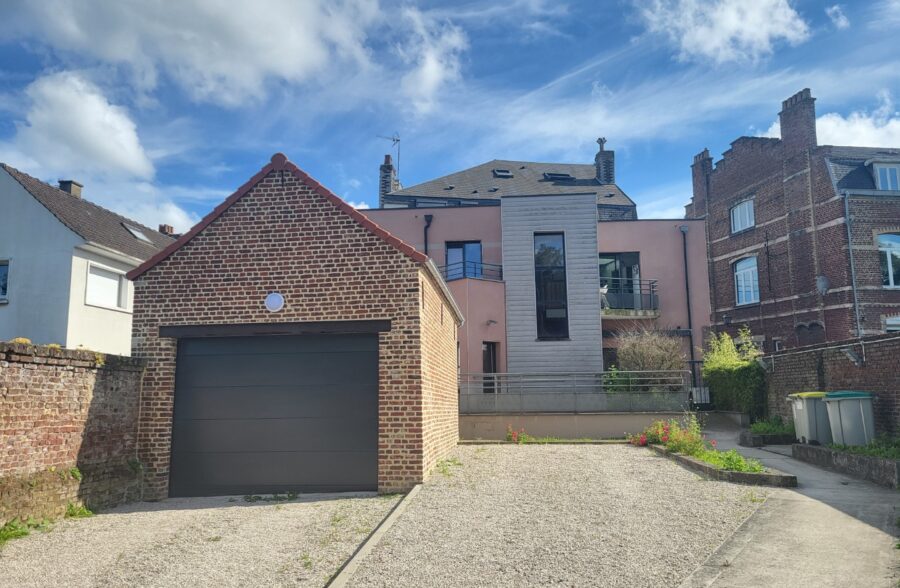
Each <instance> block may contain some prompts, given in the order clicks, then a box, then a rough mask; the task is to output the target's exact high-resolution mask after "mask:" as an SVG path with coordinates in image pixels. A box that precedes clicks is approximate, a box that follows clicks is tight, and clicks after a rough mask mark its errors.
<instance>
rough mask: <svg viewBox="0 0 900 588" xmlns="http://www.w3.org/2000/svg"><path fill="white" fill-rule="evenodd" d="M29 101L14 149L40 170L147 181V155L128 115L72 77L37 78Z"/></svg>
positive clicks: (92, 87)
mask: <svg viewBox="0 0 900 588" xmlns="http://www.w3.org/2000/svg"><path fill="white" fill-rule="evenodd" d="M25 96H26V97H27V99H28V101H29V106H28V110H27V112H26V114H25V121H24V122H19V123H18V124H17V128H16V135H15V138H14V140H13V142H14V147H15V148H16V149H17V150H18V151H20V152H21V153H22V154H23V155H25V156H27V157H29V158H31V159H32V160H34V161H40V162H41V166H42V167H46V168H50V169H60V170H69V172H70V173H74V172H88V173H93V174H103V175H111V176H121V175H126V176H134V177H139V178H149V177H152V176H153V174H154V168H153V163H152V162H151V161H150V158H149V157H148V156H147V154H146V153H145V152H144V149H143V147H142V146H141V142H140V139H139V138H138V134H137V127H136V125H135V124H134V122H133V121H132V120H131V118H130V116H129V114H128V112H127V111H126V110H125V109H124V108H122V107H120V106H117V105H114V104H110V102H109V101H108V100H107V99H106V97H105V96H104V95H103V93H102V92H101V91H100V89H99V88H98V87H97V86H95V85H94V84H92V83H91V82H89V81H87V80H86V79H84V78H83V77H81V76H79V75H78V74H76V73H72V72H61V73H56V74H51V75H48V76H44V77H42V78H38V79H37V80H35V81H34V82H33V83H32V84H31V85H29V86H28V87H27V88H26V89H25Z"/></svg>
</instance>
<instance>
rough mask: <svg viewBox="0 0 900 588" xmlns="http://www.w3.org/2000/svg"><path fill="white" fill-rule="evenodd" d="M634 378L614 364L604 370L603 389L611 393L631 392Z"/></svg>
mask: <svg viewBox="0 0 900 588" xmlns="http://www.w3.org/2000/svg"><path fill="white" fill-rule="evenodd" d="M631 386H632V378H631V375H630V374H628V373H626V372H623V371H621V370H619V368H617V367H616V366H614V365H611V366H609V369H607V371H605V372H603V391H604V392H608V393H610V394H614V393H616V392H631Z"/></svg>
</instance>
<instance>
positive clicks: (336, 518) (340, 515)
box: [331, 511, 347, 527]
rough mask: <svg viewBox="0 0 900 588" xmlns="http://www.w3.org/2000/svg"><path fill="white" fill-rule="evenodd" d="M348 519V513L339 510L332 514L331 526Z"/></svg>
mask: <svg viewBox="0 0 900 588" xmlns="http://www.w3.org/2000/svg"><path fill="white" fill-rule="evenodd" d="M345 520H347V513H344V512H341V511H338V512H336V513H334V514H333V515H331V526H333V527H336V526H338V525H340V524H341V523H343V522H344V521H345Z"/></svg>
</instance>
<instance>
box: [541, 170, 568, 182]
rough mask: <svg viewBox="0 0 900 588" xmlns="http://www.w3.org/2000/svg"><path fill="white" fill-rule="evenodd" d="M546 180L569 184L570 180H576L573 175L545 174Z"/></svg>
mask: <svg viewBox="0 0 900 588" xmlns="http://www.w3.org/2000/svg"><path fill="white" fill-rule="evenodd" d="M544 179H545V180H550V181H552V182H567V181H570V180H574V179H575V178H574V177H572V174H564V173H559V172H544Z"/></svg>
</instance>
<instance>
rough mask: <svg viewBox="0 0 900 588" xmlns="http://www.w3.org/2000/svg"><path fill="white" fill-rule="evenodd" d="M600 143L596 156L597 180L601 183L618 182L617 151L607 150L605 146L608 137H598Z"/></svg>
mask: <svg viewBox="0 0 900 588" xmlns="http://www.w3.org/2000/svg"><path fill="white" fill-rule="evenodd" d="M597 144H598V145H600V151H598V152H597V155H596V156H594V167H596V168H597V181H598V182H600V183H601V184H615V183H616V152H615V151H606V150H605V149H604V148H603V147H604V145H606V138H605V137H600V138H599V139H597Z"/></svg>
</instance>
